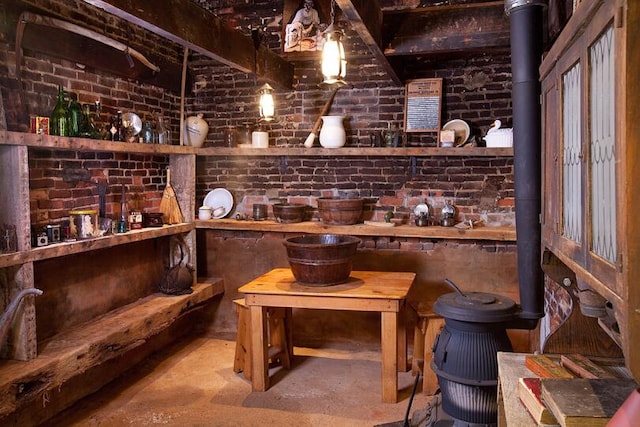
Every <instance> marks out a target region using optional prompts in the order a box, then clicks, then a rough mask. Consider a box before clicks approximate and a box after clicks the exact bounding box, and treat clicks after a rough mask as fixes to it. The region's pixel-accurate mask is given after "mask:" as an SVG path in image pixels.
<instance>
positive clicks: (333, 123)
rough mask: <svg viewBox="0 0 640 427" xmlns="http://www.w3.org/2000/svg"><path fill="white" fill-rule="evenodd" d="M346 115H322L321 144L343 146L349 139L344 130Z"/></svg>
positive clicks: (333, 146) (331, 146)
mask: <svg viewBox="0 0 640 427" xmlns="http://www.w3.org/2000/svg"><path fill="white" fill-rule="evenodd" d="M343 120H344V116H322V129H320V145H322V146H323V147H324V148H339V147H343V146H344V144H345V142H346V141H347V134H346V132H345V131H344V124H343Z"/></svg>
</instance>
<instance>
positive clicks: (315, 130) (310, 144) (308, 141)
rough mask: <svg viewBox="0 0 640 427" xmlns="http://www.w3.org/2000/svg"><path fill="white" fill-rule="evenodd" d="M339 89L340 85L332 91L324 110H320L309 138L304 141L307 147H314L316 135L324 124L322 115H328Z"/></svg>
mask: <svg viewBox="0 0 640 427" xmlns="http://www.w3.org/2000/svg"><path fill="white" fill-rule="evenodd" d="M338 89H340V86H336V88H335V89H334V90H333V92H331V96H329V99H327V102H326V103H325V104H324V107H322V111H321V112H320V115H319V116H318V118H317V119H316V121H315V123H314V124H313V127H312V128H311V133H309V136H307V139H306V140H305V141H304V146H305V147H307V148H311V147H313V142H314V141H315V139H316V135H317V134H318V130H319V129H320V126H321V125H322V116H326V115H327V113H329V110H330V109H331V104H332V103H333V98H335V97H336V92H338Z"/></svg>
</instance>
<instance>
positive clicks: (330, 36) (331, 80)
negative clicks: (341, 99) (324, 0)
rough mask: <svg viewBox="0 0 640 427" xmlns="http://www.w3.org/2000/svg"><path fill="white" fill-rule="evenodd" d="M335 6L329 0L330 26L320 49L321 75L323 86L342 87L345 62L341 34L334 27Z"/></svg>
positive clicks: (345, 70)
mask: <svg viewBox="0 0 640 427" xmlns="http://www.w3.org/2000/svg"><path fill="white" fill-rule="evenodd" d="M335 4H336V2H335V1H334V0H331V24H330V25H329V26H328V27H327V29H326V30H325V38H326V40H325V43H324V47H323V48H322V75H323V76H324V80H323V82H322V83H324V84H329V85H332V84H338V85H344V84H346V82H345V81H344V77H345V76H346V74H347V60H346V59H345V55H344V46H343V44H342V36H343V32H342V31H341V30H338V29H336V27H335Z"/></svg>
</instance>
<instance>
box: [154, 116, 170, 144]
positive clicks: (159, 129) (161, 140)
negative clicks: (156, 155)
mask: <svg viewBox="0 0 640 427" xmlns="http://www.w3.org/2000/svg"><path fill="white" fill-rule="evenodd" d="M155 140H156V143H158V144H165V145H171V131H170V130H169V127H168V126H167V125H166V124H165V122H164V117H162V116H158V118H157V122H156V133H155Z"/></svg>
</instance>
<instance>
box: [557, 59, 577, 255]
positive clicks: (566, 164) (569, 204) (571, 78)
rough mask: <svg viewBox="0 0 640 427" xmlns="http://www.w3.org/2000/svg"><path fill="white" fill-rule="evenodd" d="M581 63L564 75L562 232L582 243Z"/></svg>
mask: <svg viewBox="0 0 640 427" xmlns="http://www.w3.org/2000/svg"><path fill="white" fill-rule="evenodd" d="M580 108H581V106H580V64H579V63H578V64H576V65H574V66H573V67H572V68H571V69H570V70H569V71H567V72H566V73H565V74H564V75H563V76H562V127H563V129H562V130H563V132H562V135H563V141H562V146H563V160H562V186H563V188H562V197H563V203H562V210H563V211H562V215H563V229H562V235H563V236H564V237H566V238H567V239H570V240H573V241H575V242H577V243H581V242H582V179H581V177H582V163H581V161H582V159H581V155H580V142H581V135H580Z"/></svg>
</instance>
